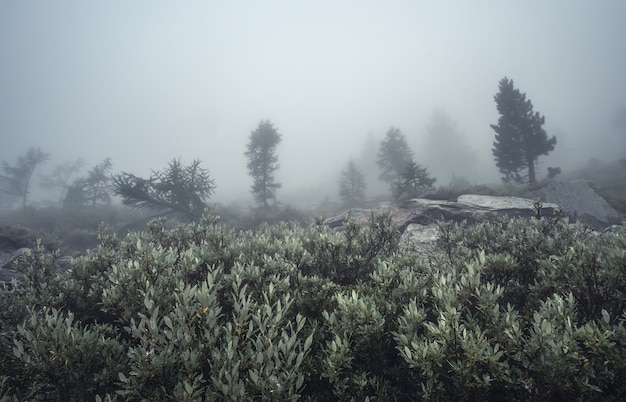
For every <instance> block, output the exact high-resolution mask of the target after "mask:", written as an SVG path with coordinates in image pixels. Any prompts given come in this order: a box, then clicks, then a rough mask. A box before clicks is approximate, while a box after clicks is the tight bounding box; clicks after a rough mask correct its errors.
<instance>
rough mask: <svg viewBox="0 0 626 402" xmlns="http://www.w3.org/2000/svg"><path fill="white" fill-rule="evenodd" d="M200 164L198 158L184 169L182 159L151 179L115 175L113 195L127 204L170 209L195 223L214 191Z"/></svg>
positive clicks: (174, 161) (211, 182)
mask: <svg viewBox="0 0 626 402" xmlns="http://www.w3.org/2000/svg"><path fill="white" fill-rule="evenodd" d="M200 163H201V162H200V161H199V160H197V159H196V160H194V161H193V162H192V163H191V164H190V165H189V166H184V165H183V164H182V163H181V162H180V159H173V160H172V161H171V162H169V165H168V167H167V168H166V169H165V170H164V171H163V172H155V171H153V172H152V175H151V176H150V178H149V179H142V178H141V177H137V176H135V175H132V174H130V173H125V172H122V173H121V174H117V175H114V176H113V192H114V193H115V194H116V195H119V196H121V197H122V203H123V204H124V205H127V206H130V207H133V208H148V209H153V210H156V211H168V210H169V211H170V212H173V213H178V214H180V215H182V216H184V217H185V218H187V219H189V220H190V221H194V220H197V219H198V218H200V217H201V216H202V213H203V212H204V210H205V209H206V207H207V204H206V203H207V201H208V199H209V198H210V197H211V195H212V194H213V192H214V191H215V182H214V180H213V179H211V176H210V174H209V171H208V170H206V169H203V168H201V167H200Z"/></svg>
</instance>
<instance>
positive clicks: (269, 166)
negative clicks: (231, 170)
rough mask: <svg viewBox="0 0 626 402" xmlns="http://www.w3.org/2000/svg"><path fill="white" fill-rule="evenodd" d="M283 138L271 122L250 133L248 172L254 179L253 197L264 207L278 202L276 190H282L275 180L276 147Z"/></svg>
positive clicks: (247, 151) (265, 121)
mask: <svg viewBox="0 0 626 402" xmlns="http://www.w3.org/2000/svg"><path fill="white" fill-rule="evenodd" d="M280 141H281V136H280V134H278V131H277V130H276V129H275V128H274V125H273V124H272V123H271V122H270V121H269V120H262V121H261V122H260V123H259V126H258V127H257V128H256V130H254V131H253V132H251V133H250V140H249V142H248V145H247V150H246V152H245V155H246V157H247V158H248V164H247V166H248V172H249V174H250V176H251V177H252V180H253V184H252V187H251V190H250V191H251V192H252V195H253V196H254V198H255V200H256V201H257V202H258V203H259V204H260V205H261V206H263V207H265V208H267V207H268V206H269V202H268V201H269V200H274V202H275V200H276V189H278V188H280V183H277V182H276V181H275V178H274V172H275V171H276V170H277V169H278V167H279V165H278V156H277V155H276V146H277V145H278V144H279V143H280Z"/></svg>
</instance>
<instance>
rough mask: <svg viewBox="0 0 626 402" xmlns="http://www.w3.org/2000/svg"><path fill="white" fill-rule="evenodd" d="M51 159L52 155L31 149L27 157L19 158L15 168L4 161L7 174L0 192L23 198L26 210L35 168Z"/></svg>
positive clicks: (27, 152)
mask: <svg viewBox="0 0 626 402" xmlns="http://www.w3.org/2000/svg"><path fill="white" fill-rule="evenodd" d="M49 158H50V154H48V153H46V152H42V151H41V150H40V149H39V148H29V149H28V151H26V154H25V155H22V156H18V158H17V163H16V164H15V166H12V165H9V164H8V163H7V162H4V161H3V162H2V167H3V169H4V172H5V173H6V174H5V175H4V176H3V182H4V183H5V185H4V186H3V187H2V188H1V189H0V191H3V192H4V193H6V194H8V195H12V196H15V197H19V198H21V199H22V208H26V198H27V197H28V187H29V184H30V178H31V177H32V175H33V172H34V171H35V168H36V167H37V166H38V165H40V164H42V163H44V162H46V161H47V160H48V159H49Z"/></svg>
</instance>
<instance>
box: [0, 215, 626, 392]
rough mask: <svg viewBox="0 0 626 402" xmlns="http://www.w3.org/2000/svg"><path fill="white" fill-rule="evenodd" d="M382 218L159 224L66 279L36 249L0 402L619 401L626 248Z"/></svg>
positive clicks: (12, 307)
mask: <svg viewBox="0 0 626 402" xmlns="http://www.w3.org/2000/svg"><path fill="white" fill-rule="evenodd" d="M440 232H441V240H440V242H439V244H438V245H437V247H435V248H433V250H431V251H430V252H429V253H428V258H426V259H424V258H421V257H418V256H417V255H408V254H406V253H401V252H400V251H399V250H400V248H399V247H398V242H399V233H398V231H397V229H396V228H395V227H394V226H393V224H392V223H391V219H390V217H389V216H385V215H379V216H372V218H371V221H370V224H369V228H367V229H362V228H360V227H359V226H357V225H356V224H352V223H351V224H348V225H347V226H346V229H345V231H344V232H334V231H332V230H330V229H328V228H327V227H325V226H323V225H321V224H316V225H312V226H311V227H307V228H303V227H300V226H295V225H288V224H280V225H274V226H262V227H260V228H258V229H257V230H256V231H255V232H234V231H231V230H227V229H225V228H224V227H223V226H221V225H219V224H218V223H217V222H216V220H215V218H214V217H212V216H208V215H207V216H205V218H204V219H203V220H202V222H200V223H199V224H190V225H184V226H179V227H177V228H176V229H174V230H166V229H165V226H164V221H162V220H155V221H153V222H152V223H151V224H150V225H149V227H148V229H147V230H145V231H143V232H139V233H133V234H130V235H128V236H126V237H125V238H123V239H120V238H117V237H116V236H115V235H114V234H113V233H112V232H111V231H109V230H107V229H106V228H102V229H101V230H100V234H99V245H98V247H97V248H95V249H93V250H92V251H90V252H89V253H88V254H87V255H85V256H83V257H81V258H79V259H77V260H75V262H74V264H73V266H72V269H71V271H69V272H67V273H64V274H62V275H61V274H57V273H55V272H54V270H52V269H51V267H52V266H53V263H54V261H53V260H54V258H55V255H50V254H46V253H44V252H42V250H41V248H37V247H36V248H34V249H33V250H32V252H31V253H30V254H29V255H27V256H26V258H25V259H24V260H23V261H20V262H19V266H18V267H17V268H18V269H19V270H20V271H22V272H23V273H24V274H25V280H24V281H23V283H19V284H18V283H14V284H12V286H11V287H10V288H6V289H5V290H4V291H2V293H0V312H1V313H0V314H2V317H1V324H2V331H3V334H4V335H5V336H4V337H3V338H2V339H1V342H0V370H1V373H2V374H3V378H4V381H3V382H0V387H2V388H0V396H4V398H5V399H6V400H11V398H14V399H16V400H23V399H28V398H29V397H33V396H34V395H37V396H41V395H47V396H48V397H50V398H56V399H58V400H94V399H95V400H180V401H184V400H189V401H192V400H193V401H196V400H198V401H199V400H252V399H261V400H296V399H302V400H320V401H321V400H350V399H354V400H364V399H365V398H369V399H370V400H385V401H386V400H407V401H410V400H420V399H434V400H450V399H454V400H463V399H481V400H485V399H486V400H562V399H571V398H574V399H594V400H598V399H600V400H622V399H624V397H626V385H624V384H626V381H625V380H626V350H625V348H626V331H625V329H624V324H623V321H624V319H626V316H625V315H624V309H625V307H626V295H625V294H624V291H625V289H626V251H625V250H626V244H625V243H626V236H624V235H616V234H602V235H600V234H597V233H595V232H592V231H589V230H586V229H585V228H583V227H581V226H576V225H569V224H567V223H565V222H562V221H560V220H558V219H534V220H531V221H524V220H504V221H499V222H493V223H483V224H479V225H476V226H473V227H463V226H458V225H453V224H442V226H441V228H440Z"/></svg>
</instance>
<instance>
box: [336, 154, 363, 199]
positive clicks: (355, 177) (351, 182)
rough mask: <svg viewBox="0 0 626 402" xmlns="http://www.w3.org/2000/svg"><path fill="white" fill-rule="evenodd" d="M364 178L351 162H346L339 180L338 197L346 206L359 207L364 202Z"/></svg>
mask: <svg viewBox="0 0 626 402" xmlns="http://www.w3.org/2000/svg"><path fill="white" fill-rule="evenodd" d="M365 188H366V186H365V176H364V175H363V172H361V170H359V168H358V167H357V166H356V164H355V163H354V162H353V161H350V162H348V165H347V166H346V168H345V169H344V170H343V171H342V172H341V179H339V196H340V197H341V200H342V201H343V202H344V203H345V204H346V205H348V206H359V205H361V204H363V201H365Z"/></svg>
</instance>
